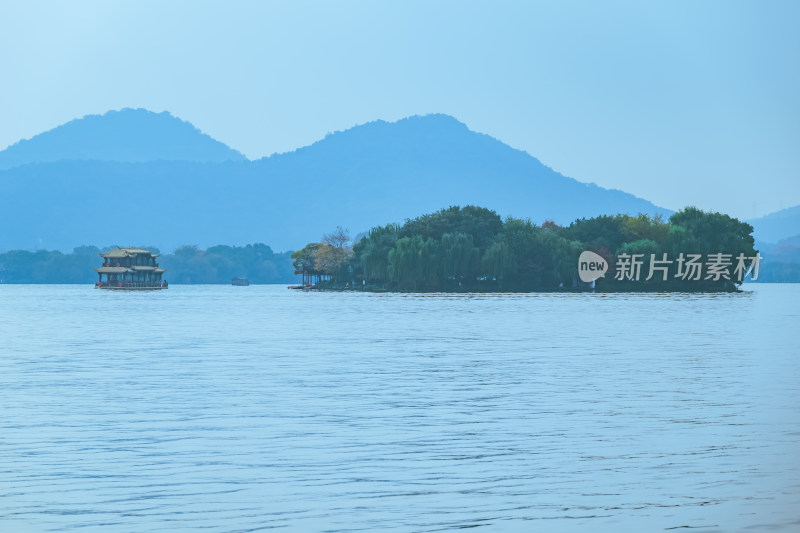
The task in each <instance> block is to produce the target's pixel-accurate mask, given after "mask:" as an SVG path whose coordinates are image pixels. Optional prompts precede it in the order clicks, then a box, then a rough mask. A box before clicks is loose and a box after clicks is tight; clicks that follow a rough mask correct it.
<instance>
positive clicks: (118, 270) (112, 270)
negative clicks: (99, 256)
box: [94, 267, 133, 274]
mask: <svg viewBox="0 0 800 533" xmlns="http://www.w3.org/2000/svg"><path fill="white" fill-rule="evenodd" d="M94 271H95V272H97V273H98V274H124V273H125V272H133V270H131V269H129V268H125V267H100V268H95V269H94Z"/></svg>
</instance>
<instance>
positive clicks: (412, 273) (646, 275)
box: [292, 206, 758, 292]
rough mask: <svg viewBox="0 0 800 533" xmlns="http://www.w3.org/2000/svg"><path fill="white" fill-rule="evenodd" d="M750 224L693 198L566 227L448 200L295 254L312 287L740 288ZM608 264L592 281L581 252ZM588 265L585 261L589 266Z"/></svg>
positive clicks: (752, 255) (752, 257)
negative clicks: (679, 206)
mask: <svg viewBox="0 0 800 533" xmlns="http://www.w3.org/2000/svg"><path fill="white" fill-rule="evenodd" d="M752 231H753V228H752V226H750V225H749V224H747V223H744V222H740V221H739V220H737V219H735V218H732V217H730V216H728V215H724V214H721V213H709V212H704V211H701V210H700V209H697V208H695V207H687V208H685V209H683V210H682V211H679V212H677V213H675V214H673V215H672V216H670V218H669V220H668V221H666V222H665V221H664V220H662V219H661V218H660V217H650V216H647V215H643V214H640V215H638V216H629V215H613V216H610V215H609V216H599V217H595V218H589V219H580V220H576V221H575V222H573V223H571V224H570V225H569V226H558V225H556V224H554V223H552V222H545V223H543V224H542V225H536V224H534V223H532V222H531V221H530V220H524V219H519V218H511V217H509V218H507V219H505V220H503V219H502V218H501V217H500V216H499V215H498V214H497V213H495V212H494V211H491V210H489V209H486V208H482V207H475V206H466V207H463V208H462V207H457V206H456V207H450V208H448V209H442V210H440V211H437V212H435V213H431V214H426V215H422V216H420V217H417V218H414V219H411V220H407V221H406V222H405V223H404V224H402V225H398V224H388V225H386V226H377V227H374V228H372V229H371V230H370V231H369V232H368V233H367V234H366V235H365V236H363V238H360V239H359V240H357V242H355V244H354V245H353V246H352V247H351V246H350V245H349V244H350V239H349V236H348V234H347V232H346V231H345V230H342V229H341V228H337V230H336V231H335V232H333V233H331V234H328V235H325V236H324V237H323V239H322V241H321V242H317V243H311V244H308V245H307V246H306V247H304V248H303V249H301V250H298V251H297V252H295V253H294V254H292V259H293V260H294V266H295V269H296V273H297V274H299V275H302V276H303V280H304V284H305V285H306V287H309V286H313V287H314V288H318V289H323V290H324V289H330V290H343V289H352V290H394V291H419V292H427V291H485V292H493V291H502V292H524V291H549V290H585V289H589V288H594V289H595V290H601V291H736V290H738V286H739V285H740V283H741V278H744V275H745V274H746V272H747V271H748V270H752V271H753V272H752V274H751V275H752V276H753V277H755V275H756V270H755V269H757V265H758V259H756V257H757V252H756V250H755V249H754V247H753V246H754V241H753V237H752ZM584 251H591V252H594V253H596V254H597V255H599V256H600V257H602V259H604V260H605V262H606V263H607V268H608V272H607V273H606V274H605V277H601V278H599V279H597V280H596V281H595V282H594V283H593V284H591V283H585V282H582V281H581V280H580V278H579V261H578V259H579V257H580V256H581V253H582V252H584ZM584 266H585V265H584Z"/></svg>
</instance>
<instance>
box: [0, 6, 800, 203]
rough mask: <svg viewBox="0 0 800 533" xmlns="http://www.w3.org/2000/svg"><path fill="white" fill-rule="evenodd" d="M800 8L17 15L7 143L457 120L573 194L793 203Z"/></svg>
mask: <svg viewBox="0 0 800 533" xmlns="http://www.w3.org/2000/svg"><path fill="white" fill-rule="evenodd" d="M799 27H800V2H796V1H787V2H777V1H769V2H756V1H753V2H734V1H719V2H710V1H707V2H693V1H692V2H690V1H684V2H680V1H669V2H660V3H656V2H641V1H635V2H598V1H586V2H567V1H559V2H549V3H533V2H524V3H523V2H485V3H469V2H462V1H459V2H435V3H434V2H419V3H415V2H408V1H403V2H395V3H391V4H389V3H384V2H325V3H322V2H318V3H305V2H297V1H292V2H229V1H228V2H218V3H211V2H205V3H204V2H197V1H192V2H162V1H158V2H143V1H137V2H107V1H104V2H63V3H55V2H46V3H45V2H42V3H39V2H30V1H24V2H16V3H15V2H8V1H5V2H3V3H2V4H0V68H2V72H3V76H2V80H3V81H2V83H1V84H0V149H2V148H3V147H5V146H7V145H9V144H12V143H14V142H16V141H18V140H19V139H21V138H28V137H30V136H32V135H35V134H36V133H39V132H41V131H44V130H47V129H49V128H52V127H54V126H57V125H59V124H61V123H64V122H66V121H68V120H71V119H73V118H76V117H80V116H83V115H86V114H91V113H103V112H105V111H107V110H109V109H119V108H122V107H145V108H148V109H151V110H153V111H163V110H168V111H170V112H172V113H173V114H174V115H177V116H179V117H181V118H183V119H185V120H188V121H190V122H192V123H194V124H195V125H196V126H197V127H199V128H200V129H201V130H203V131H204V132H206V133H208V134H210V135H212V136H213V137H215V138H217V139H219V140H221V141H223V142H225V143H227V144H229V145H230V146H232V147H233V148H236V149H238V150H240V151H242V152H244V153H245V154H246V155H247V156H248V157H250V158H257V157H260V156H263V155H268V154H270V153H273V152H282V151H287V150H292V149H294V148H296V147H298V146H302V145H305V144H309V143H311V142H313V141H315V140H317V139H319V138H321V137H322V136H324V135H325V134H326V133H327V132H330V131H335V130H341V129H346V128H349V127H351V126H353V125H355V124H359V123H363V122H367V121H370V120H374V119H378V118H381V119H386V120H395V119H398V118H401V117H404V116H407V115H413V114H425V113H432V112H441V113H448V114H451V115H453V116H455V117H456V118H458V119H459V120H461V121H463V122H465V123H466V124H467V125H468V126H469V127H470V128H471V129H473V130H476V131H480V132H485V133H488V134H490V135H492V136H494V137H497V138H498V139H500V140H502V141H504V142H506V143H508V144H510V145H512V146H514V147H516V148H520V149H523V150H526V151H527V152H529V153H531V154H532V155H534V156H536V157H538V158H539V159H540V160H541V161H542V162H544V163H545V164H547V165H549V166H551V167H553V168H555V169H556V170H558V171H560V172H562V173H564V174H566V175H568V176H572V177H574V178H576V179H578V180H581V181H593V182H596V183H598V184H599V185H602V186H604V187H612V188H619V189H623V190H625V191H628V192H631V193H634V194H636V195H639V196H642V197H644V198H647V199H649V200H651V201H653V202H655V203H657V204H659V205H662V206H665V207H669V208H680V207H682V206H684V205H687V204H695V205H698V206H700V207H702V208H705V209H717V210H722V211H726V212H729V213H731V214H733V215H737V216H740V217H745V218H749V217H752V216H754V215H761V214H764V213H767V212H770V211H774V210H777V209H779V208H781V207H789V206H791V205H796V204H800V31H799V30H798V28H799Z"/></svg>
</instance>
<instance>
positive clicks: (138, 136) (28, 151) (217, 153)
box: [0, 108, 246, 169]
mask: <svg viewBox="0 0 800 533" xmlns="http://www.w3.org/2000/svg"><path fill="white" fill-rule="evenodd" d="M61 160H100V161H125V162H141V161H157V160H167V161H216V162H221V161H244V160H246V158H245V157H244V156H243V155H242V154H241V153H239V152H238V151H236V150H233V149H232V148H229V147H228V146H226V145H225V144H223V143H221V142H219V141H217V140H215V139H213V138H211V137H210V136H209V135H206V134H204V133H202V132H201V131H200V130H198V129H197V128H195V127H194V126H193V125H192V124H191V123H189V122H185V121H183V120H180V119H179V118H176V117H174V116H172V115H171V114H169V113H168V112H166V111H165V112H163V113H153V112H152V111H148V110H146V109H131V108H125V109H122V110H119V111H108V112H107V113H105V114H103V115H87V116H85V117H83V118H79V119H75V120H72V121H70V122H67V123H66V124H63V125H61V126H58V127H56V128H53V129H52V130H49V131H46V132H44V133H40V134H39V135H35V136H34V137H32V138H30V139H25V140H21V141H19V142H17V143H15V144H13V145H11V146H9V147H8V148H6V149H5V150H3V151H2V152H0V169H7V168H11V167H15V166H20V165H25V164H28V163H46V162H53V161H61Z"/></svg>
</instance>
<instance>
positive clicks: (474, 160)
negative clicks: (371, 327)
mask: <svg viewBox="0 0 800 533" xmlns="http://www.w3.org/2000/svg"><path fill="white" fill-rule="evenodd" d="M0 155H2V154H0ZM46 155H49V154H46ZM161 159H165V158H163V157H162V158H161ZM171 159H176V157H173V158H171ZM0 188H1V189H0V190H2V192H3V194H2V195H0V228H2V229H0V249H6V250H8V249H15V248H23V249H31V248H57V249H61V250H70V249H71V248H72V247H74V246H77V245H80V244H98V245H106V244H125V245H127V244H130V243H139V244H143V245H155V246H158V247H160V248H161V249H162V250H171V249H173V248H174V247H176V246H179V245H181V244H197V245H200V246H208V245H213V244H218V243H225V244H245V243H249V242H264V243H267V244H269V245H270V246H272V248H273V249H275V250H288V249H298V248H300V247H302V246H304V245H305V244H306V243H307V242H310V241H314V240H318V239H319V238H320V237H321V235H322V234H323V233H324V232H328V231H330V230H332V229H334V228H335V227H336V226H337V225H341V226H343V227H346V228H349V229H350V230H351V233H352V234H356V233H358V232H361V231H364V230H367V229H369V228H370V227H372V226H374V225H377V224H386V223H389V222H403V220H405V219H406V218H410V217H415V216H418V215H420V214H422V213H426V212H431V211H435V210H437V209H440V208H443V207H448V206H450V205H466V204H475V205H481V206H484V207H488V208H490V209H494V210H496V211H497V212H498V213H500V214H501V215H503V216H507V215H513V216H517V217H530V218H531V219H532V220H534V221H536V222H543V221H544V220H547V219H550V220H554V221H556V222H558V223H561V224H568V223H569V222H570V221H572V220H574V219H576V218H579V217H591V216H595V215H599V214H608V213H630V214H636V213H639V212H644V213H650V214H655V213H662V214H665V215H669V214H670V213H671V212H670V211H669V210H666V209H663V208H660V207H657V206H655V205H653V204H651V203H650V202H648V201H646V200H643V199H641V198H637V197H635V196H633V195H630V194H627V193H624V192H622V191H617V190H609V189H604V188H602V187H598V186H597V185H593V184H586V183H581V182H578V181H576V180H574V179H572V178H568V177H565V176H563V175H561V174H559V173H558V172H555V171H554V170H552V169H551V168H549V167H547V166H545V165H543V164H542V163H541V162H540V161H539V160H537V159H536V158H534V157H532V156H530V155H529V154H527V153H525V152H523V151H520V150H515V149H513V148H511V147H509V146H507V145H505V144H503V143H502V142H500V141H498V140H497V139H494V138H492V137H489V136H488V135H483V134H480V133H476V132H473V131H470V130H469V129H468V128H467V127H466V126H465V125H464V124H462V123H461V122H459V121H457V120H456V119H454V118H452V117H450V116H446V115H428V116H422V117H420V116H415V117H410V118H406V119H403V120H400V121H397V122H383V121H376V122H370V123H368V124H364V125H361V126H356V127H353V128H351V129H349V130H346V131H342V132H337V133H334V134H331V135H328V136H327V137H325V138H324V139H322V140H320V141H318V142H316V143H314V144H312V145H310V146H306V147H304V148H300V149H298V150H295V151H293V152H289V153H284V154H278V155H273V156H270V157H267V158H264V159H260V160H257V161H247V160H239V161H224V162H197V161H176V160H171V161H166V160H158V161H145V162H125V161H78V160H73V161H52V162H43V163H32V164H27V165H22V166H18V167H14V168H10V169H6V170H0Z"/></svg>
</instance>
